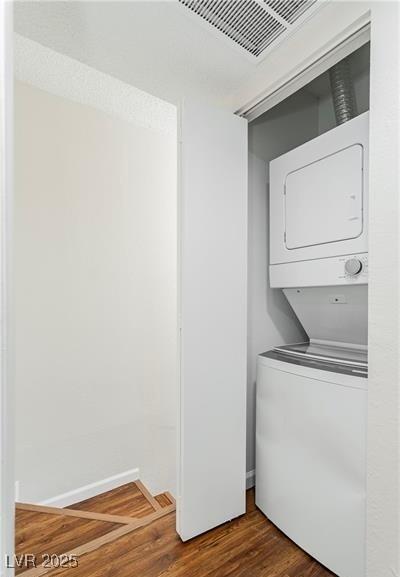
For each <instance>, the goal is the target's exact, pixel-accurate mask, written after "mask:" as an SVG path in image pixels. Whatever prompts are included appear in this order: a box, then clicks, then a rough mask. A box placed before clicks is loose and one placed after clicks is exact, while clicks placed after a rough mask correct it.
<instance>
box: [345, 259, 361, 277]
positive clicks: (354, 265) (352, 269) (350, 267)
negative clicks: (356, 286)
mask: <svg viewBox="0 0 400 577" xmlns="http://www.w3.org/2000/svg"><path fill="white" fill-rule="evenodd" d="M344 268H345V271H346V272H347V274H349V275H350V276H354V275H356V274H359V273H360V272H361V271H362V262H361V261H360V260H359V259H358V258H350V259H349V260H346V263H345V265H344Z"/></svg>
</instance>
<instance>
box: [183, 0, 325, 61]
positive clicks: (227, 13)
mask: <svg viewBox="0 0 400 577" xmlns="http://www.w3.org/2000/svg"><path fill="white" fill-rule="evenodd" d="M179 2H180V3H181V4H183V5H184V6H185V7H186V8H187V9H188V10H190V11H191V12H192V13H193V14H194V15H196V16H198V17H200V18H201V19H202V21H203V22H204V23H207V25H211V26H212V27H213V28H214V29H217V30H219V32H220V33H221V34H222V35H223V36H224V37H225V38H226V39H229V40H230V41H231V42H233V43H234V44H235V45H236V47H240V48H241V49H242V50H244V51H245V52H246V53H247V55H250V56H252V57H253V58H256V59H259V57H260V56H261V55H262V56H264V55H265V54H266V53H267V52H268V50H267V49H270V48H272V46H274V45H275V43H276V42H277V41H278V39H279V40H282V39H283V38H284V37H285V36H287V35H288V34H289V33H290V32H292V30H293V29H294V28H295V27H297V26H299V25H300V23H301V22H303V21H304V19H305V18H306V17H308V16H309V15H310V14H311V12H312V11H313V10H311V9H312V8H313V9H315V8H316V7H317V4H318V5H319V4H320V2H321V0H319V1H318V0H179Z"/></svg>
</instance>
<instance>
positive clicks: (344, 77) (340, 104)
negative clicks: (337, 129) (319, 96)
mask: <svg viewBox="0 0 400 577" xmlns="http://www.w3.org/2000/svg"><path fill="white" fill-rule="evenodd" d="M329 78H330V82H331V90H332V99H333V107H334V109H335V116H336V123H337V124H343V123H344V122H347V121H348V120H351V119H352V118H354V117H355V116H357V111H356V103H355V99H354V89H353V82H352V79H351V73H350V66H349V61H348V59H347V58H345V59H344V60H341V61H340V62H338V63H337V64H335V65H334V66H332V68H331V69H330V70H329Z"/></svg>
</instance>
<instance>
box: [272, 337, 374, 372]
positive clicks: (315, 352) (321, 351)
mask: <svg viewBox="0 0 400 577" xmlns="http://www.w3.org/2000/svg"><path fill="white" fill-rule="evenodd" d="M274 351H276V352H278V353H281V354H282V355H285V356H287V357H293V358H298V359H301V358H302V359H307V360H311V359H313V360H315V361H320V362H321V363H324V362H326V363H330V364H331V363H334V364H337V365H346V366H351V367H358V368H360V369H364V370H366V369H367V367H368V353H367V350H365V349H360V348H353V347H341V346H333V345H323V344H317V343H310V342H306V343H296V344H293V345H284V346H281V347H275V348H274Z"/></svg>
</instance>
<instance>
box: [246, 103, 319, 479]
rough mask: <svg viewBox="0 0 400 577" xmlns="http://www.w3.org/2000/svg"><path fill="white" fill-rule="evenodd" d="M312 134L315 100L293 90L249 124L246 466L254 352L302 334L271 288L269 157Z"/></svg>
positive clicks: (250, 448)
mask: <svg viewBox="0 0 400 577" xmlns="http://www.w3.org/2000/svg"><path fill="white" fill-rule="evenodd" d="M317 134H318V104H317V101H316V99H314V98H313V97H312V96H310V95H308V94H304V93H301V94H297V95H294V96H293V97H291V98H289V99H287V100H286V101H285V102H283V103H282V104H280V105H278V106H277V107H275V108H274V109H273V110H271V111H269V112H267V113H266V114H264V115H263V116H261V117H260V118H258V119H257V120H255V121H254V122H252V123H251V124H250V125H249V151H250V153H249V209H248V210H249V257H248V258H249V260H248V277H249V287H248V295H249V305H248V311H249V312H248V379H247V421H248V422H247V471H251V470H253V469H254V467H255V455H254V449H255V438H254V437H255V387H256V382H255V381H256V363H257V355H258V354H259V353H263V352H265V351H267V350H269V349H271V348H272V347H274V346H276V345H280V344H285V343H291V342H292V343H293V342H299V341H304V340H306V338H307V337H306V335H305V333H304V331H303V330H302V327H301V325H300V323H299V322H298V320H297V317H296V316H295V315H294V313H293V311H292V309H291V307H290V305H289V303H288V302H287V300H286V298H285V296H284V295H283V293H282V291H281V290H280V289H271V288H270V287H269V281H268V263H269V229H268V228H269V227H268V222H269V215H268V206H269V200H268V198H269V190H268V186H269V164H268V163H269V161H270V160H272V159H273V158H276V157H277V156H280V155H281V154H283V153H285V152H287V151H288V150H291V149H292V148H295V147H296V146H299V145H300V144H302V143H304V142H306V141H307V140H310V139H311V138H314V137H315V136H317Z"/></svg>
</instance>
